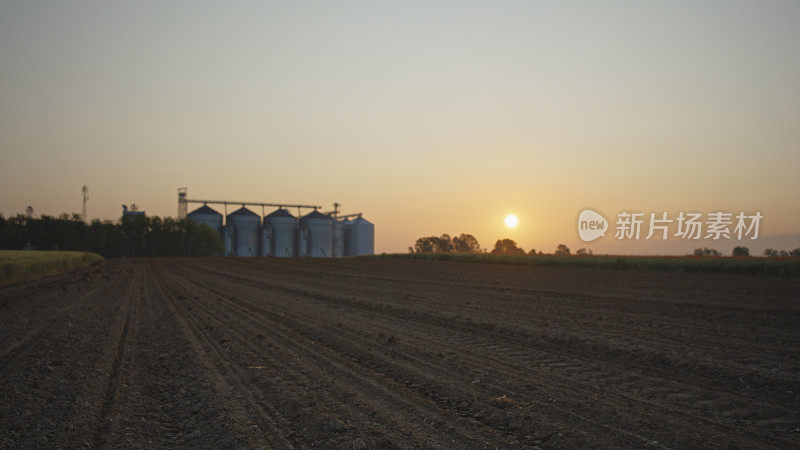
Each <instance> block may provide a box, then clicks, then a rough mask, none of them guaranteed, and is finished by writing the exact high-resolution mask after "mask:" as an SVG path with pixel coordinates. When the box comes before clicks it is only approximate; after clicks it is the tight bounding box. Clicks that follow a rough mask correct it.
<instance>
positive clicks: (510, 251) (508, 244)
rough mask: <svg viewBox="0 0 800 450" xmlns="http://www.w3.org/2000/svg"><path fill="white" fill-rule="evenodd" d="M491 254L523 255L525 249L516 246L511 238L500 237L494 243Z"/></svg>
mask: <svg viewBox="0 0 800 450" xmlns="http://www.w3.org/2000/svg"><path fill="white" fill-rule="evenodd" d="M492 254H493V255H524V254H525V250H523V249H521V248H519V247H517V243H516V242H514V241H512V240H511V239H500V240H498V241H497V242H496V243H495V244H494V250H492Z"/></svg>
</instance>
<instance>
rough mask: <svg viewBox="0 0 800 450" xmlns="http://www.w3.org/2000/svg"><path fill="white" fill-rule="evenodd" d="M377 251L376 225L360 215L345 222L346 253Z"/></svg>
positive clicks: (353, 254) (367, 253)
mask: <svg viewBox="0 0 800 450" xmlns="http://www.w3.org/2000/svg"><path fill="white" fill-rule="evenodd" d="M374 253H375V225H373V224H372V222H370V221H369V220H367V219H365V218H363V217H358V218H356V219H354V220H350V221H347V222H345V224H344V254H345V255H346V256H357V255H372V254H374Z"/></svg>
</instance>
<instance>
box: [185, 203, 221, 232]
mask: <svg viewBox="0 0 800 450" xmlns="http://www.w3.org/2000/svg"><path fill="white" fill-rule="evenodd" d="M186 218H187V219H189V220H191V221H193V222H196V223H198V224H200V223H204V224H206V225H208V226H210V227H211V228H213V229H214V231H216V232H217V233H220V234H221V233H222V214H220V213H218V212H216V211H214V210H213V209H211V208H209V207H208V206H207V205H203V206H201V207H199V208H197V209H195V210H194V211H192V212H190V213H189V214H188V215H187V216H186Z"/></svg>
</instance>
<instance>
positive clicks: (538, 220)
mask: <svg viewBox="0 0 800 450" xmlns="http://www.w3.org/2000/svg"><path fill="white" fill-rule="evenodd" d="M799 24H800V2H797V1H783V2H773V1H758V2H756V1H719V2H713V1H708V2H696V1H663V2H655V1H653V2H641V1H626V2H621V1H620V2H597V1H587V2H561V1H559V2H534V1H519V2H510V1H509V2H502V1H486V2H456V1H454V2H441V1H420V2H411V1H402V2H401V1H396V2H388V1H385V2H384V1H379V2H375V1H363V2H351V1H345V2H333V1H325V2H299V1H298V2H295V1H293V2H266V1H258V2H201V1H196V0H195V1H185V2H179V1H168V2H164V1H154V2H144V1H135V2H125V3H123V2H109V1H97V2H85V1H76V2H56V1H48V2H38V1H28V0H26V1H0V213H2V214H3V215H4V216H6V217H8V216H10V215H14V214H18V213H22V212H23V211H24V209H25V207H26V206H28V205H32V206H33V207H34V209H35V212H36V214H58V213H61V212H79V211H80V209H81V196H80V190H81V186H82V185H84V184H85V185H88V186H89V189H90V198H91V200H90V202H89V212H90V214H89V215H90V217H92V218H104V219H116V218H118V217H119V215H120V212H121V206H120V205H122V204H123V203H124V204H130V203H136V204H138V205H140V206H141V207H142V208H143V209H145V210H146V212H147V213H148V214H150V215H173V216H174V215H175V214H176V197H177V191H176V188H178V187H183V186H187V187H188V188H189V196H190V197H212V198H221V199H232V200H237V199H241V200H250V201H275V202H298V203H312V204H321V205H324V206H325V207H326V208H329V207H330V205H331V204H332V203H333V202H335V201H338V202H340V203H342V205H343V210H344V212H355V211H363V212H364V213H365V217H367V218H368V219H369V220H371V221H372V222H374V223H375V226H376V243H375V244H376V245H375V247H376V251H377V252H384V251H385V252H399V251H406V249H407V248H408V246H410V245H413V243H414V241H415V240H416V238H417V237H420V236H426V235H440V234H442V233H449V234H451V235H456V234H459V233H462V232H464V233H472V234H474V235H475V236H476V237H477V238H478V240H479V241H480V243H481V244H482V245H483V246H484V247H491V246H492V245H493V243H494V241H495V240H497V239H500V238H504V237H509V238H512V239H514V240H516V241H517V242H518V243H519V244H520V245H521V246H522V247H524V248H525V249H526V250H527V249H529V248H531V247H533V248H536V249H541V250H545V251H548V252H549V251H552V250H553V249H554V248H555V247H556V245H557V244H559V243H565V244H567V245H569V246H570V247H573V248H577V247H589V248H592V249H594V250H595V252H598V251H599V252H627V253H679V252H685V250H686V249H687V248H689V249H691V248H692V246H697V245H695V244H696V243H691V242H690V243H686V242H676V241H668V242H667V243H661V242H655V243H641V244H637V243H630V242H623V243H619V242H614V240H613V238H612V237H611V236H612V235H613V232H612V233H610V234H609V236H607V237H606V238H603V239H601V240H599V241H596V242H593V243H591V244H583V243H581V242H580V241H579V239H578V235H577V231H576V219H577V215H578V213H579V211H580V210H581V209H583V208H592V209H595V210H597V211H600V212H602V213H603V214H605V215H606V217H608V218H609V219H611V218H613V217H614V216H615V215H616V213H617V212H619V211H622V210H637V211H644V212H649V211H655V212H660V211H670V212H675V213H677V212H678V211H681V210H695V211H702V212H713V211H718V210H722V211H733V212H739V211H746V212H755V211H760V212H761V213H762V214H763V215H764V217H765V218H764V221H763V222H762V229H761V233H762V235H763V236H764V239H766V240H765V241H764V244H763V245H768V244H769V245H775V246H780V247H782V248H787V249H788V248H794V247H798V246H800V234H798V233H800V175H799V174H798V172H799V171H800V170H799V169H800V48H798V43H800V25H799ZM259 212H260V211H259ZM509 213H513V214H516V215H517V216H518V217H519V226H517V227H516V228H514V229H513V230H510V229H508V228H507V227H506V226H505V224H504V218H505V216H506V215H507V214H509ZM734 244H735V242H725V243H719V244H717V245H716V246H717V247H718V248H720V249H729V248H730V247H732V246H733V245H734ZM703 245H709V244H708V243H704V244H703ZM748 245H749V246H750V247H751V248H756V249H758V248H761V247H762V246H763V245H762V244H754V243H753V244H750V243H748ZM687 246H688V247H687Z"/></svg>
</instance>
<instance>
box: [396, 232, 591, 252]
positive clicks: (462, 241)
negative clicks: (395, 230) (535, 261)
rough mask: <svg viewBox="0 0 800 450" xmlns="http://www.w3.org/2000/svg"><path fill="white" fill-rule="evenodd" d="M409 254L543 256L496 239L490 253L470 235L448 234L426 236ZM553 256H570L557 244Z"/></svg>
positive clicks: (508, 240) (420, 239)
mask: <svg viewBox="0 0 800 450" xmlns="http://www.w3.org/2000/svg"><path fill="white" fill-rule="evenodd" d="M408 252H409V253H470V254H491V255H544V253H543V252H541V251H539V252H537V251H536V250H534V249H531V250H530V251H528V252H526V251H525V250H524V249H523V248H521V247H519V246H517V243H516V242H514V241H513V240H512V239H498V240H497V242H495V244H494V248H493V249H492V250H491V251H488V250H487V249H484V248H481V246H480V244H479V243H478V240H477V239H476V238H475V236H473V235H471V234H461V235H459V236H457V237H454V238H451V237H450V235H449V234H443V235H441V236H439V237H436V236H427V237H421V238H419V239H417V242H416V243H415V244H414V246H413V247H409V248H408ZM553 254H554V255H570V254H571V253H570V249H569V247H567V246H566V245H564V244H559V245H558V247H556V250H555V251H554V252H553ZM575 254H576V255H591V254H592V251H591V250H589V249H585V248H582V249H579V250H578V251H577V252H576V253H575Z"/></svg>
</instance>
